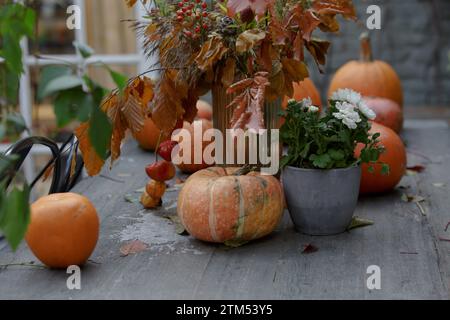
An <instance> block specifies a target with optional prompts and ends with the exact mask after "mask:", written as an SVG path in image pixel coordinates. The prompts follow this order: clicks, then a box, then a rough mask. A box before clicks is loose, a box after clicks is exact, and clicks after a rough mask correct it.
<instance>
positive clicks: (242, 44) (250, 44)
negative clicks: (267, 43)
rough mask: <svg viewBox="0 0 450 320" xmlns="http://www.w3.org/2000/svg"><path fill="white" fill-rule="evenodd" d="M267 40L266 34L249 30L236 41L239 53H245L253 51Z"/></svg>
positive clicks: (256, 30)
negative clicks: (261, 42)
mask: <svg viewBox="0 0 450 320" xmlns="http://www.w3.org/2000/svg"><path fill="white" fill-rule="evenodd" d="M265 38H266V33H265V32H264V31H261V30H258V29H252V30H247V31H245V32H243V33H241V34H240V35H239V37H238V38H237V41H236V51H237V53H244V52H247V51H249V50H251V49H253V48H254V47H255V46H256V45H257V44H258V42H260V41H262V40H264V39H265Z"/></svg>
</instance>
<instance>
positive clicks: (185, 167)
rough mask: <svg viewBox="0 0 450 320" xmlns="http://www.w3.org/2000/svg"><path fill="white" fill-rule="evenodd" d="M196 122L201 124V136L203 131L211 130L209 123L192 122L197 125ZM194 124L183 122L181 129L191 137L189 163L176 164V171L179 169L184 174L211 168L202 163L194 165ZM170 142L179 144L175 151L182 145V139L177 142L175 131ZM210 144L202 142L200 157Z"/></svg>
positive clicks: (203, 120) (206, 121)
mask: <svg viewBox="0 0 450 320" xmlns="http://www.w3.org/2000/svg"><path fill="white" fill-rule="evenodd" d="M198 121H201V124H202V134H204V133H205V131H207V130H209V129H212V128H213V126H212V122H211V121H208V120H205V119H201V120H196V121H194V123H198ZM194 123H193V124H190V123H189V122H184V126H183V129H186V130H188V131H189V133H190V135H191V161H189V163H181V164H177V167H178V169H180V170H181V171H182V172H184V173H194V172H197V171H199V170H202V169H205V168H208V167H210V166H211V165H208V164H206V163H205V162H204V161H203V162H202V163H200V164H195V163H194V144H195V143H196V141H195V139H194ZM172 140H174V141H177V142H179V143H178V146H176V147H175V150H178V148H180V146H181V145H183V142H182V141H183V139H181V141H178V134H177V132H176V131H175V133H174V135H173V136H172ZM211 143H213V142H211V141H203V144H202V155H203V151H204V150H205V148H206V147H207V146H209V145H210V144H211ZM181 153H182V151H181Z"/></svg>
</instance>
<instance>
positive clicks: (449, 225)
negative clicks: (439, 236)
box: [444, 221, 450, 232]
mask: <svg viewBox="0 0 450 320" xmlns="http://www.w3.org/2000/svg"><path fill="white" fill-rule="evenodd" d="M449 227H450V221H449V222H448V223H447V225H446V226H445V229H444V231H445V232H447V231H448V228H449Z"/></svg>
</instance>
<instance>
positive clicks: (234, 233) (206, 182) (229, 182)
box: [177, 167, 284, 243]
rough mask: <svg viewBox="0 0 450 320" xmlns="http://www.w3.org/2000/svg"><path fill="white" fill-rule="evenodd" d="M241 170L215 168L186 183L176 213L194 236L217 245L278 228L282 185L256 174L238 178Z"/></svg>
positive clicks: (250, 237)
mask: <svg viewBox="0 0 450 320" xmlns="http://www.w3.org/2000/svg"><path fill="white" fill-rule="evenodd" d="M238 170H239V168H222V167H212V168H208V169H205V170H202V171H199V172H197V173H195V174H193V175H192V176H191V177H190V178H189V179H188V180H187V181H186V182H185V184H184V186H183V188H182V189H181V191H180V194H179V197H178V208H177V211H178V215H179V217H180V220H181V222H182V223H183V225H184V227H185V228H186V230H187V231H188V232H189V233H190V234H191V235H192V236H193V237H195V238H197V239H200V240H203V241H208V242H216V243H223V242H227V241H250V240H254V239H258V238H261V237H264V236H266V235H268V234H270V233H271V232H272V231H274V229H275V228H276V227H277V225H278V223H279V221H280V219H281V216H282V213H283V210H284V196H283V191H282V188H281V184H280V182H279V181H278V180H277V179H276V178H275V177H272V176H264V175H260V174H259V173H256V172H251V173H249V174H247V175H240V176H238V175H235V174H236V172H237V171H238Z"/></svg>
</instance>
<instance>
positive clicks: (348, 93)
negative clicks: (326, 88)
mask: <svg viewBox="0 0 450 320" xmlns="http://www.w3.org/2000/svg"><path fill="white" fill-rule="evenodd" d="M331 100H334V101H346V102H348V103H351V104H353V105H355V106H357V105H358V104H359V103H360V102H361V100H362V97H361V94H360V93H358V92H356V91H354V90H352V89H339V90H337V91H336V92H334V93H333V94H332V95H331Z"/></svg>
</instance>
